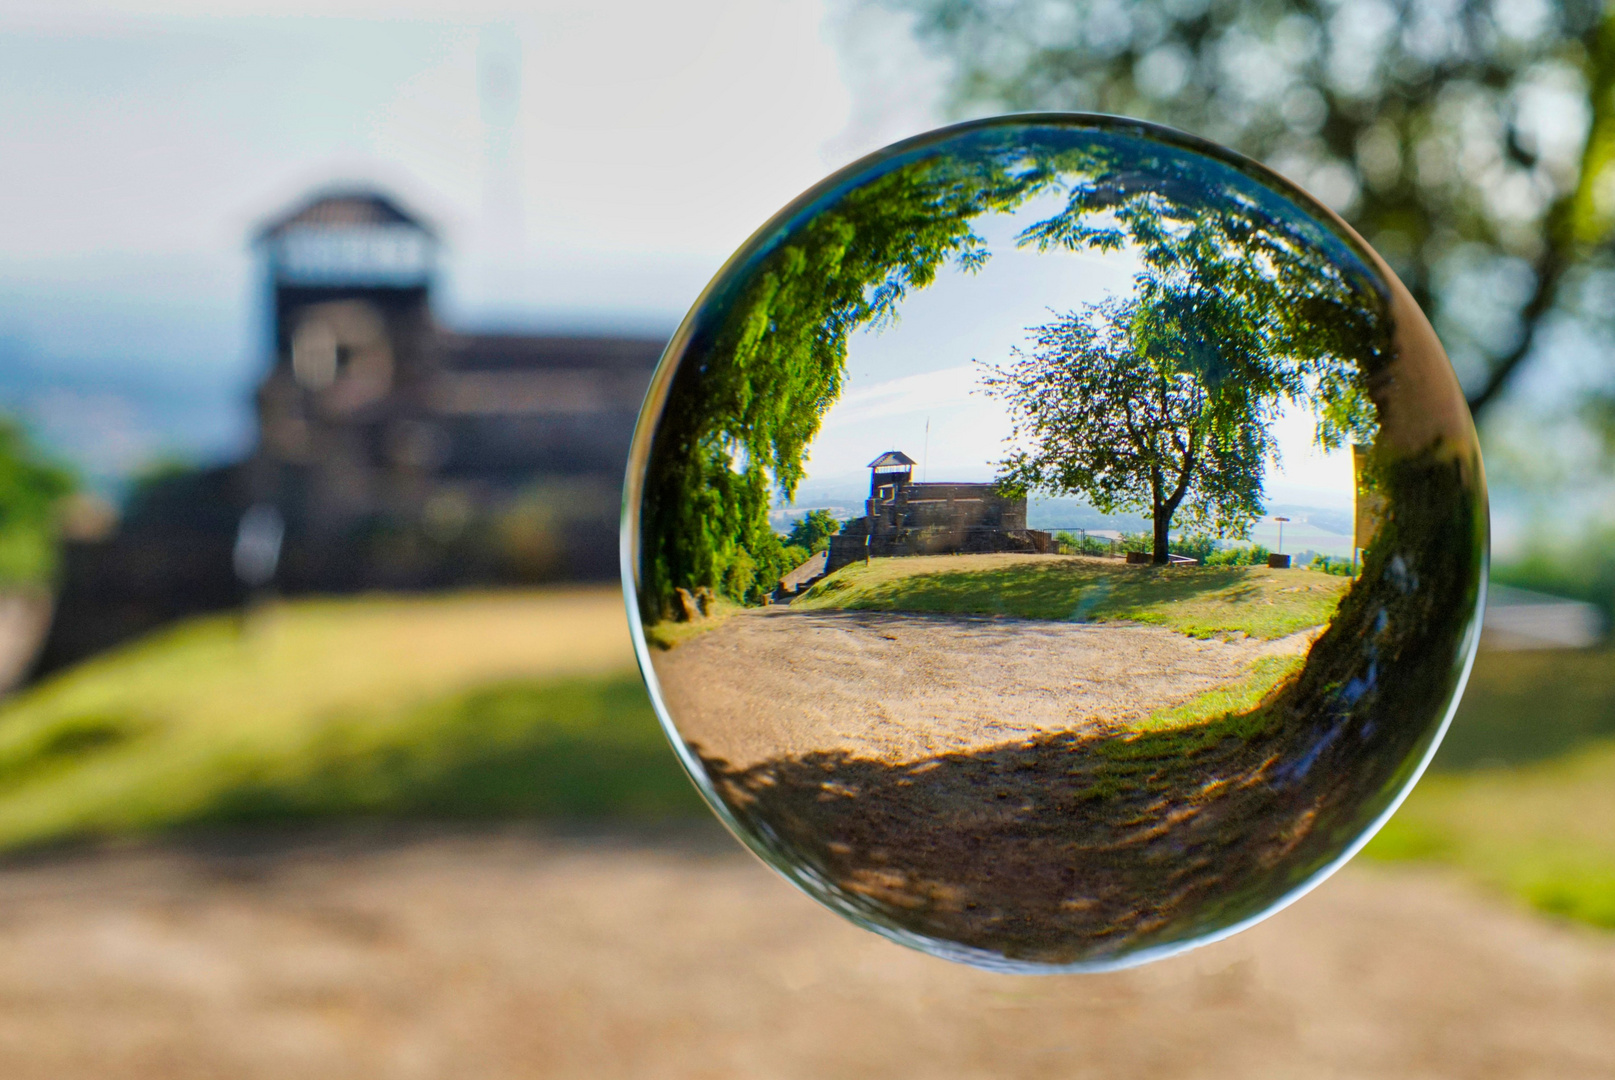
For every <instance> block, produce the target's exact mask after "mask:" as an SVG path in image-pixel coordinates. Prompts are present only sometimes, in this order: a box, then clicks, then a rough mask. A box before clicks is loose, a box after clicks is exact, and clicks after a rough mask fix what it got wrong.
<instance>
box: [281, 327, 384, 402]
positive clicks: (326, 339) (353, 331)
mask: <svg viewBox="0 0 1615 1080" xmlns="http://www.w3.org/2000/svg"><path fill="white" fill-rule="evenodd" d="M292 374H293V376H294V377H295V378H296V379H297V382H298V384H299V385H300V386H302V387H303V388H304V389H306V390H309V391H311V392H313V393H315V394H317V395H318V397H319V401H320V404H321V406H322V407H323V408H325V409H327V410H329V411H331V412H337V413H344V412H351V411H353V410H354V409H357V408H359V407H361V406H363V405H367V404H369V403H370V402H372V401H375V400H376V399H378V398H380V397H383V396H384V395H385V394H386V393H387V391H388V390H389V389H391V387H392V377H393V351H392V344H391V342H390V341H389V340H388V336H387V326H386V322H385V321H384V320H383V318H382V316H381V313H380V312H378V311H377V310H376V309H375V308H374V307H373V306H372V305H370V304H367V303H365V302H363V301H359V300H343V301H335V302H331V303H325V304H315V305H313V306H311V307H309V308H308V309H307V310H305V311H304V312H302V313H301V314H300V315H299V317H298V321H297V326H296V329H295V330H294V331H293V332H292Z"/></svg>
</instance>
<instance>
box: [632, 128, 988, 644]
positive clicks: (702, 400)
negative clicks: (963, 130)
mask: <svg viewBox="0 0 1615 1080" xmlns="http://www.w3.org/2000/svg"><path fill="white" fill-rule="evenodd" d="M1016 191H1017V185H1015V184H1014V183H1013V182H1012V180H1011V179H1010V178H1009V177H1008V176H1007V174H1006V172H1005V170H1004V168H1003V165H1002V162H1000V161H998V160H996V159H993V158H991V157H958V156H946V155H935V154H932V155H926V156H922V157H920V158H918V159H917V160H911V161H908V162H904V163H898V164H896V165H894V167H892V168H891V169H890V170H889V171H887V172H886V173H884V175H880V176H878V177H876V178H874V179H873V180H871V181H870V182H868V183H865V184H860V185H858V186H854V187H852V188H851V189H850V190H847V191H844V192H835V193H833V194H832V195H829V196H827V197H826V198H825V199H824V200H822V202H821V204H820V205H816V206H813V207H809V208H807V209H805V210H803V211H802V212H801V213H800V214H799V215H797V217H796V219H795V220H793V221H792V222H791V223H789V225H788V226H787V227H784V228H781V229H780V231H779V233H778V234H777V235H776V236H775V237H774V238H773V242H772V243H770V244H766V245H764V246H763V248H762V250H760V251H758V252H757V253H755V255H754V256H753V258H752V259H751V260H750V261H749V262H748V263H747V265H746V266H745V267H744V268H743V269H742V270H740V271H738V272H736V273H734V274H732V275H730V276H729V277H728V278H727V279H726V287H727V288H728V289H729V290H730V292H728V293H720V294H719V295H716V296H713V297H710V298H709V300H708V303H707V305H706V311H707V312H708V317H707V318H706V320H705V321H704V322H703V324H702V325H699V326H697V327H695V328H694V330H693V334H692V340H691V342H690V345H689V347H688V348H687V349H686V351H685V354H684V357H683V360H682V362H681V364H680V366H679V369H678V372H677V374H676V375H675V376H674V378H673V381H672V384H671V386H670V387H669V390H668V397H667V401H666V404H665V405H664V407H663V411H662V420H661V423H660V426H659V427H658V429H657V432H656V436H655V438H654V441H653V443H652V446H651V451H650V460H649V462H648V465H647V469H646V477H645V488H644V499H643V504H642V507H641V513H642V517H641V561H640V595H641V604H642V609H643V614H644V615H645V617H646V618H647V619H649V620H652V621H654V620H656V619H659V618H661V617H663V616H664V615H665V614H666V613H667V611H668V610H669V607H670V604H671V600H672V595H673V590H674V589H675V588H689V587H695V586H703V585H704V586H707V587H710V588H715V589H718V590H719V591H721V592H724V593H726V594H727V595H729V596H730V597H732V598H734V599H738V600H744V599H752V598H755V597H757V596H758V595H759V594H760V593H764V592H766V591H768V588H770V587H771V585H772V582H771V580H770V579H771V578H772V577H773V576H775V575H777V574H778V573H779V572H780V571H781V570H782V569H784V567H783V566H782V565H781V563H782V560H783V550H782V548H781V545H780V542H779V537H778V536H777V535H776V534H775V533H774V531H773V529H772V528H771V527H770V525H769V522H768V510H769V506H770V503H771V501H772V499H773V498H774V497H775V496H776V495H778V496H780V497H782V498H789V497H791V495H792V494H794V492H795V490H796V486H797V484H799V483H800V482H801V479H802V475H803V468H802V461H803V458H804V456H805V455H806V452H807V448H808V445H809V444H810V443H811V442H812V440H813V437H814V436H815V435H817V434H818V430H819V424H820V420H821V418H822V417H823V414H824V412H825V411H826V410H827V409H828V408H829V407H830V405H831V404H832V403H834V401H835V400H836V399H837V397H838V396H839V395H840V392H841V384H842V378H843V375H844V372H845V366H846V353H847V338H848V336H849V335H850V334H851V333H852V332H853V331H854V330H856V329H857V328H859V327H861V326H864V325H866V324H869V323H871V322H875V321H878V320H883V319H887V320H889V319H892V318H894V317H895V315H896V312H897V307H898V304H899V302H900V301H901V300H902V299H903V297H904V296H906V295H907V294H908V293H909V292H910V291H911V290H913V289H916V288H923V287H925V286H926V285H928V284H930V282H931V281H932V280H933V279H934V278H935V276H936V273H937V271H938V269H939V268H940V267H941V266H943V265H944V264H946V263H948V262H949V261H953V262H956V263H957V264H958V265H960V266H963V267H964V268H966V269H971V268H974V267H979V266H980V265H981V262H982V261H983V260H984V259H985V258H986V252H985V248H984V245H983V242H982V240H981V238H980V237H979V236H977V235H976V234H975V233H974V232H973V231H972V229H971V222H972V221H973V220H974V219H975V218H976V217H977V216H978V215H979V214H980V213H982V212H983V211H984V210H986V209H987V208H988V207H989V206H992V205H994V204H995V203H1001V202H1003V201H1005V200H1012V199H1013V198H1015V197H1016Z"/></svg>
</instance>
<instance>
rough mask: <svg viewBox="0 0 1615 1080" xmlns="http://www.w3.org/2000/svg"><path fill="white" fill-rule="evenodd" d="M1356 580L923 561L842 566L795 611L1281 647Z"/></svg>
mask: <svg viewBox="0 0 1615 1080" xmlns="http://www.w3.org/2000/svg"><path fill="white" fill-rule="evenodd" d="M1350 585H1351V579H1350V578H1345V577H1339V576H1337V575H1331V574H1324V573H1319V572H1317V571H1313V570H1269V569H1268V568H1267V567H1265V566H1263V567H1256V566H1163V567H1154V566H1128V565H1126V564H1125V563H1122V562H1120V561H1118V560H1115V559H1099V558H1091V557H1089V556H1085V555H1009V554H999V555H925V556H915V557H909V558H901V559H872V560H870V562H869V563H868V564H867V565H866V564H863V563H854V564H853V565H851V566H846V567H842V568H841V569H840V570H837V571H836V572H835V573H834V574H831V575H830V576H829V577H827V578H825V579H824V580H823V581H820V582H819V583H818V584H816V585H814V586H813V588H811V589H809V590H808V591H807V592H806V593H805V594H803V595H802V596H801V597H799V598H797V599H796V600H795V601H793V602H792V604H791V607H792V608H796V609H802V610H814V609H819V608H848V609H856V610H865V611H915V612H928V613H937V614H942V613H946V614H956V615H966V614H968V615H1012V616H1016V617H1019V618H1023V619H1059V620H1069V621H1074V622H1136V623H1146V624H1149V625H1153V626H1162V627H1165V628H1167V629H1169V630H1176V631H1178V632H1180V633H1184V634H1189V635H1191V636H1193V637H1215V636H1218V635H1233V634H1247V635H1249V636H1251V637H1256V638H1263V639H1268V640H1271V639H1274V638H1281V637H1285V636H1287V635H1289V634H1293V633H1296V632H1297V631H1300V630H1306V629H1308V628H1310V627H1314V626H1319V625H1321V624H1323V623H1325V622H1328V621H1329V618H1330V616H1331V615H1332V614H1333V613H1334V610H1335V607H1336V605H1337V604H1339V602H1340V598H1341V596H1343V595H1344V594H1345V592H1346V589H1347V588H1348V587H1349V586H1350Z"/></svg>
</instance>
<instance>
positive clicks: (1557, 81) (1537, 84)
mask: <svg viewBox="0 0 1615 1080" xmlns="http://www.w3.org/2000/svg"><path fill="white" fill-rule="evenodd" d="M865 2H869V3H877V4H881V5H883V6H886V7H889V8H895V9H897V10H900V11H906V12H908V13H910V14H911V16H912V17H913V20H914V23H913V26H914V32H915V33H916V35H917V37H918V38H919V40H920V42H921V43H922V45H924V46H925V47H926V48H927V49H929V50H930V51H932V52H933V53H935V54H936V55H938V56H940V57H942V58H943V59H945V60H946V61H947V62H948V63H949V65H950V67H951V73H952V75H951V83H950V94H951V100H950V107H951V109H952V110H953V111H954V112H955V113H957V114H959V115H974V114H979V113H982V112H988V111H999V110H1005V109H1010V110H1024V109H1079V110H1089V111H1097V112H1109V113H1119V114H1122V115H1127V116H1136V117H1139V118H1141V119H1147V120H1153V121H1156V122H1159V123H1164V124H1168V125H1170V126H1172V127H1177V128H1180V129H1183V130H1187V131H1191V132H1193V133H1195V134H1198V135H1202V136H1204V137H1206V138H1210V139H1214V140H1216V141H1218V142H1221V143H1224V144H1226V145H1229V146H1232V147H1234V148H1236V149H1238V150H1240V151H1242V152H1244V153H1246V154H1248V155H1250V156H1252V157H1254V158H1256V159H1258V160H1260V161H1263V162H1266V163H1267V164H1269V165H1271V166H1273V167H1274V168H1276V169H1278V170H1279V171H1280V172H1282V173H1284V174H1285V175H1287V176H1289V177H1291V178H1292V179H1294V180H1295V181H1297V182H1298V183H1300V184H1301V185H1302V186H1303V187H1305V188H1307V189H1308V190H1309V191H1312V192H1313V193H1314V194H1315V195H1317V196H1318V197H1319V198H1321V199H1322V200H1323V201H1324V202H1326V203H1328V204H1330V205H1331V206H1333V207H1334V208H1335V209H1336V210H1338V211H1340V212H1341V213H1342V215H1343V216H1344V217H1346V219H1347V220H1348V221H1350V222H1351V223H1352V224H1353V225H1354V226H1355V227H1356V228H1357V229H1358V230H1359V231H1360V232H1361V233H1362V234H1363V235H1364V236H1365V237H1366V238H1367V239H1368V241H1369V242H1370V243H1371V244H1373V245H1374V246H1375V248H1376V249H1378V250H1379V252H1380V253H1381V254H1382V255H1383V256H1385V258H1386V261H1387V262H1388V263H1390V264H1391V266H1392V268H1393V269H1395V270H1396V272H1397V274H1398V275H1399V276H1400V277H1401V278H1402V279H1403V281H1404V282H1405V283H1406V284H1407V285H1408V287H1409V289H1410V290H1411V291H1412V292H1413V295H1414V298H1415V299H1416V300H1418V302H1419V304H1420V305H1421V306H1422V307H1424V309H1425V310H1426V311H1427V312H1429V313H1430V315H1431V317H1432V319H1433V320H1434V321H1435V323H1436V326H1437V329H1438V331H1439V332H1440V333H1441V336H1442V339H1443V341H1444V342H1445V343H1446V344H1447V347H1448V350H1449V352H1450V353H1451V354H1452V356H1453V360H1454V363H1455V364H1456V365H1457V367H1458V369H1459V372H1460V375H1461V377H1462V378H1463V380H1464V385H1465V390H1466V393H1467V394H1468V395H1469V400H1470V406H1471V408H1472V409H1473V410H1475V411H1476V412H1477V413H1480V412H1482V411H1483V410H1484V409H1485V408H1486V407H1487V406H1489V405H1490V404H1491V403H1492V402H1494V401H1495V400H1496V399H1497V398H1498V397H1499V395H1500V394H1501V393H1502V392H1503V390H1504V389H1505V388H1506V387H1507V386H1508V385H1509V383H1510V381H1511V379H1512V378H1513V377H1514V376H1515V374H1516V373H1517V372H1518V371H1519V369H1520V367H1521V365H1522V364H1523V363H1524V362H1525V361H1526V360H1527V359H1528V358H1529V357H1530V355H1531V354H1532V351H1533V349H1535V348H1537V347H1538V346H1539V345H1541V343H1542V341H1543V329H1544V327H1545V326H1546V325H1548V323H1549V322H1550V320H1552V319H1554V318H1555V317H1556V316H1564V317H1569V318H1576V319H1580V320H1581V321H1582V322H1583V324H1584V325H1586V326H1587V327H1588V328H1589V330H1591V331H1592V333H1593V336H1594V337H1595V338H1597V339H1599V340H1601V341H1608V342H1615V321H1610V320H1609V314H1610V313H1607V312H1599V311H1587V310H1580V311H1578V310H1575V305H1573V304H1567V303H1566V290H1567V285H1569V284H1571V283H1573V282H1575V281H1576V280H1577V278H1578V275H1579V276H1583V277H1584V276H1586V275H1587V274H1589V273H1595V272H1597V271H1599V270H1606V271H1607V270H1608V269H1610V267H1609V258H1608V255H1609V244H1608V241H1609V237H1610V235H1611V233H1612V231H1615V9H1611V10H1610V11H1605V10H1604V9H1603V7H1602V6H1601V5H1600V4H1599V3H1598V0H1539V2H1535V0H1133V2H1127V3H1124V2H1122V0H865ZM1583 307H1585V305H1583Z"/></svg>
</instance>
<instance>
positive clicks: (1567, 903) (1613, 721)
mask: <svg viewBox="0 0 1615 1080" xmlns="http://www.w3.org/2000/svg"><path fill="white" fill-rule="evenodd" d="M1365 853H1366V854H1367V855H1368V856H1369V857H1371V858H1377V859H1382V860H1388V861H1402V860H1423V861H1431V862H1437V863H1441V864H1445V865H1448V866H1451V867H1453V868H1455V869H1457V870H1458V871H1460V872H1461V873H1463V874H1464V875H1465V876H1467V877H1470V878H1472V879H1474V880H1476V881H1479V882H1481V883H1482V884H1484V885H1486V886H1487V887H1489V888H1492V889H1495V890H1498V891H1500V892H1503V893H1505V894H1508V895H1512V896H1513V897H1515V898H1516V899H1518V900H1519V901H1521V902H1522V903H1524V904H1526V905H1528V906H1530V907H1532V908H1534V909H1536V910H1538V911H1542V912H1546V913H1549V914H1553V915H1559V916H1565V917H1569V918H1574V919H1577V920H1580V921H1582V922H1587V923H1591V924H1594V925H1597V926H1603V927H1609V928H1615V651H1610V650H1595V651H1587V652H1515V653H1499V652H1483V653H1481V654H1480V656H1479V657H1478V658H1477V659H1476V662H1475V670H1474V674H1473V675H1472V677H1471V679H1470V684H1469V689H1468V691H1467V692H1466V694H1465V695H1464V700H1463V702H1462V704H1461V705H1460V706H1459V709H1458V713H1457V715H1456V716H1455V717H1454V719H1453V724H1452V728H1451V730H1450V731H1449V732H1448V735H1447V738H1446V741H1445V742H1443V743H1442V746H1441V749H1440V751H1439V752H1438V753H1437V754H1436V758H1435V760H1434V761H1433V762H1432V763H1431V771H1430V773H1429V774H1428V775H1427V776H1426V777H1425V779H1424V780H1422V781H1421V782H1420V783H1419V786H1418V787H1416V788H1415V789H1414V790H1413V793H1412V794H1411V795H1410V796H1409V797H1408V800H1407V802H1406V803H1404V804H1403V805H1402V808H1401V809H1400V810H1398V811H1397V813H1396V816H1395V817H1394V818H1392V819H1391V821H1390V822H1389V823H1388V824H1387V825H1386V827H1385V829H1384V830H1383V831H1382V832H1381V833H1380V834H1379V835H1378V836H1376V837H1375V838H1374V840H1373V841H1372V842H1371V843H1370V844H1369V845H1368V847H1367V849H1366V851H1365Z"/></svg>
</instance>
